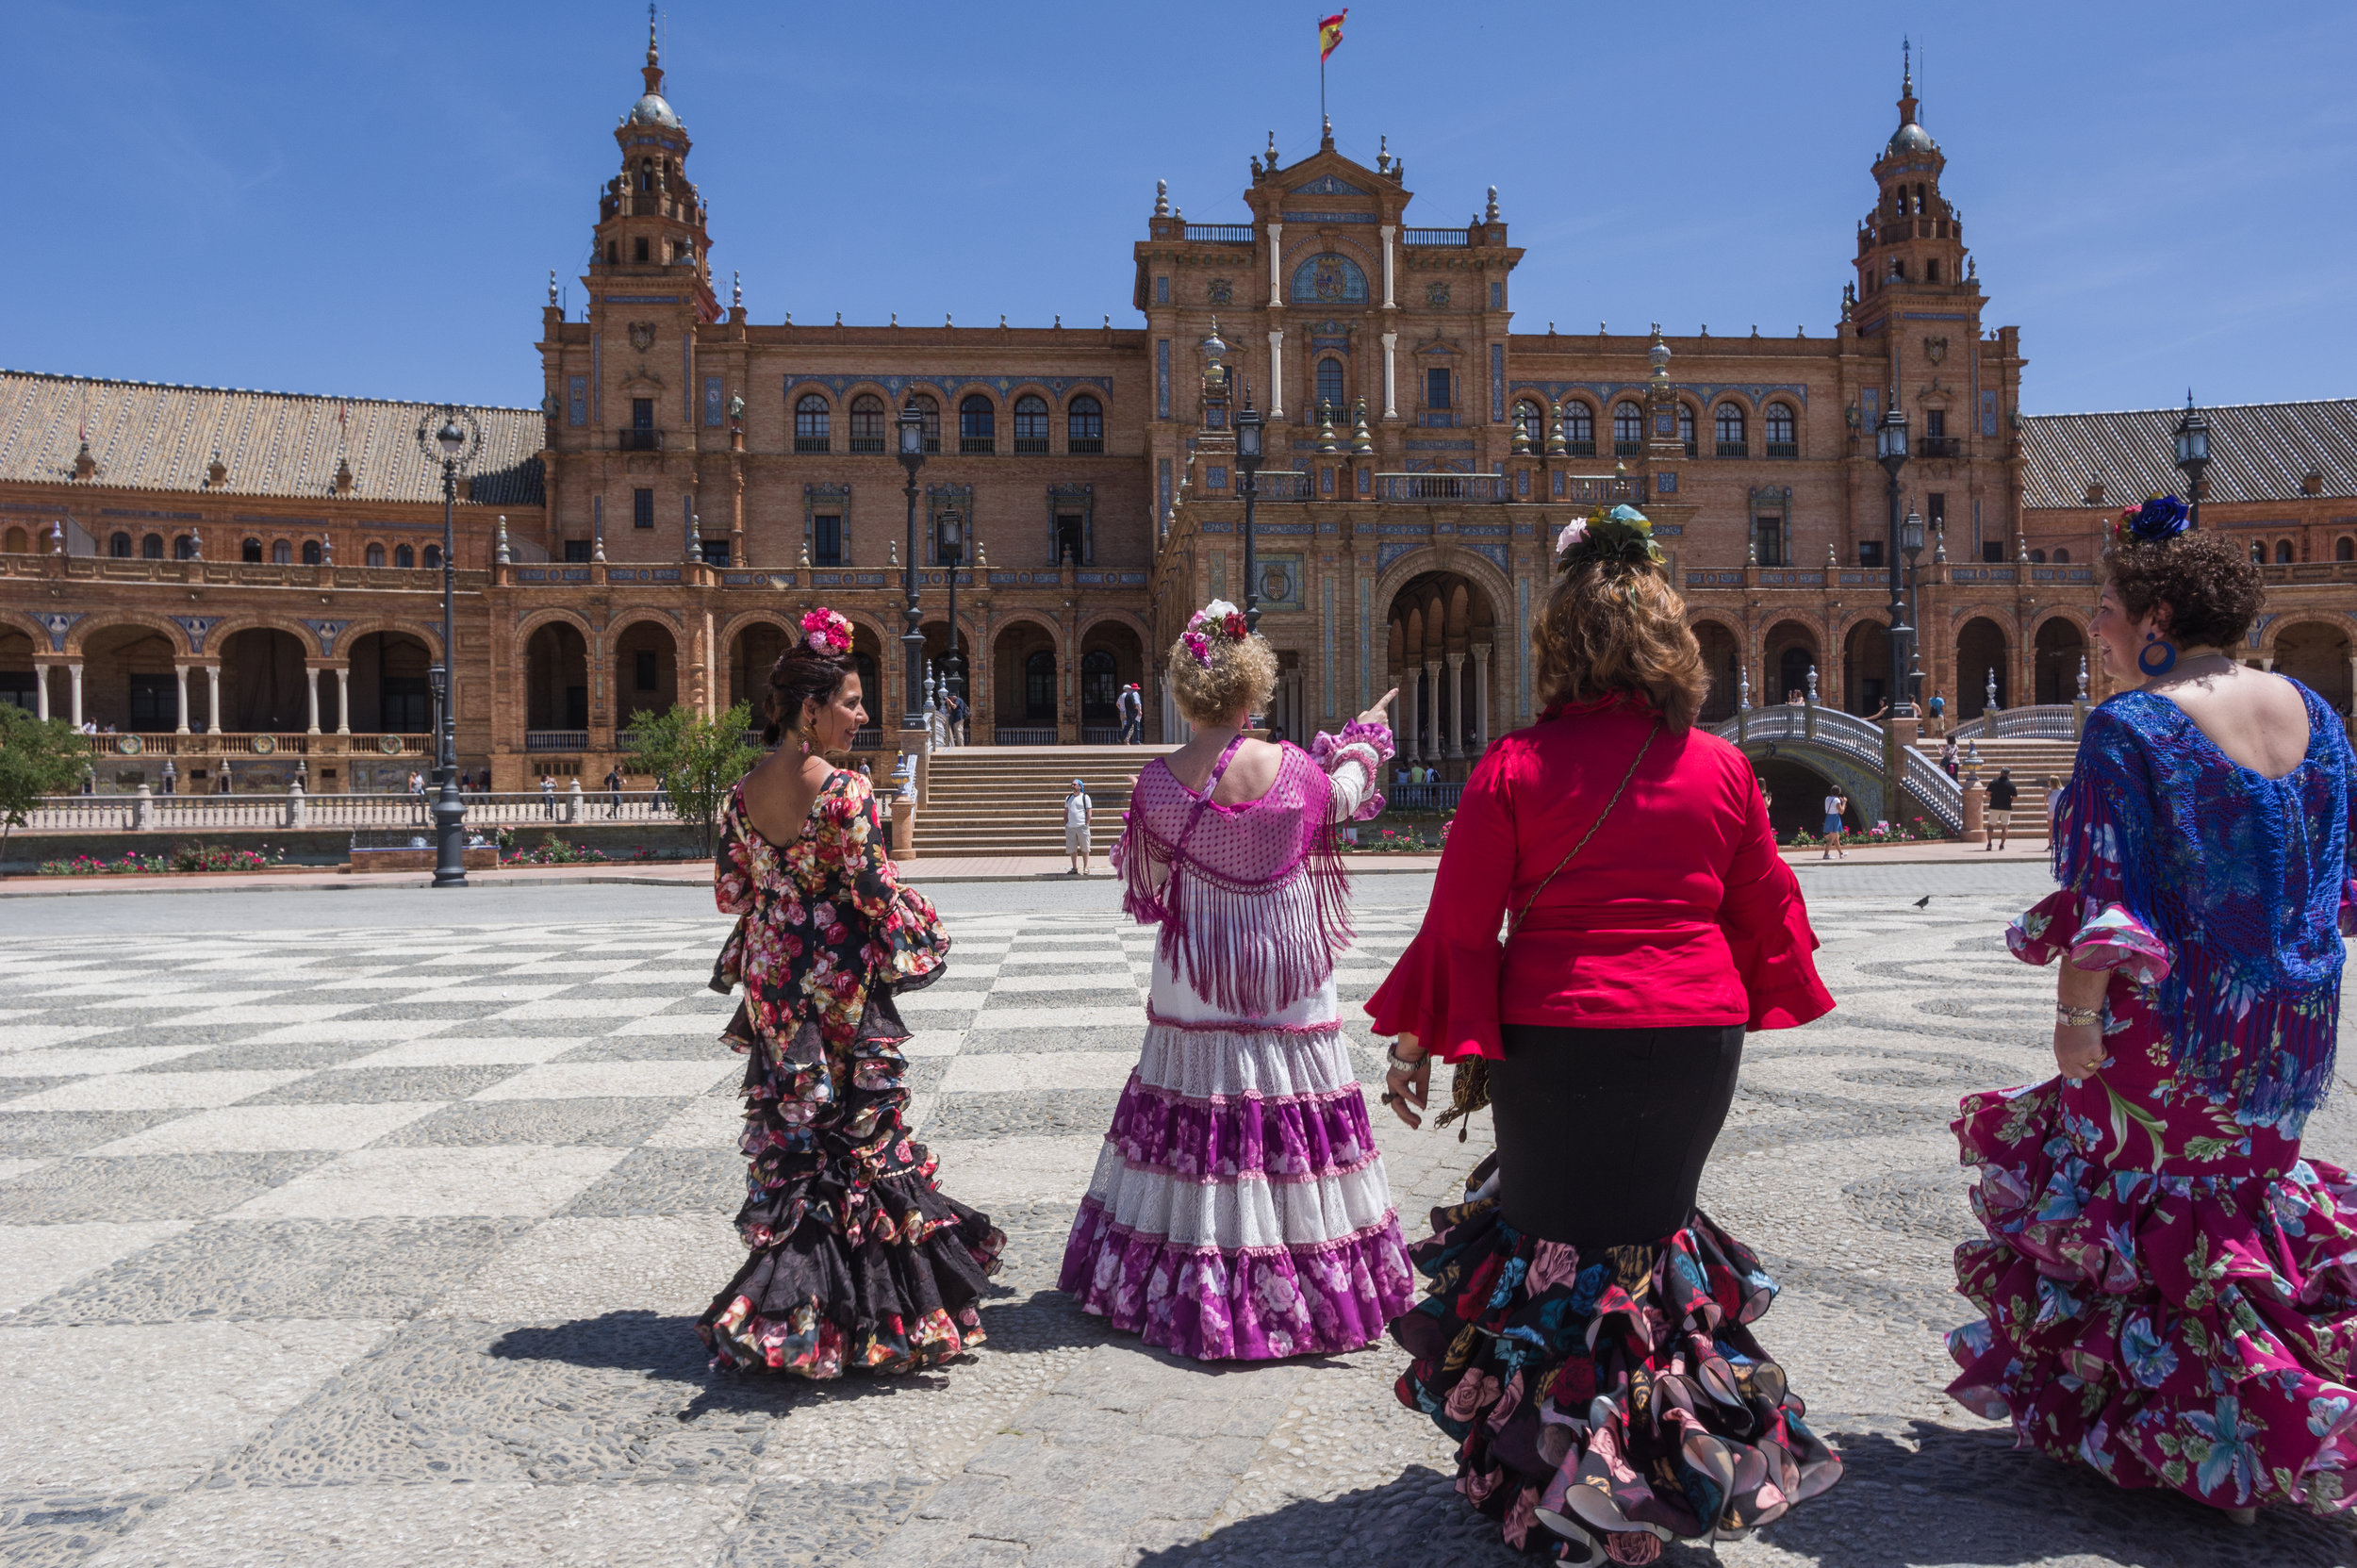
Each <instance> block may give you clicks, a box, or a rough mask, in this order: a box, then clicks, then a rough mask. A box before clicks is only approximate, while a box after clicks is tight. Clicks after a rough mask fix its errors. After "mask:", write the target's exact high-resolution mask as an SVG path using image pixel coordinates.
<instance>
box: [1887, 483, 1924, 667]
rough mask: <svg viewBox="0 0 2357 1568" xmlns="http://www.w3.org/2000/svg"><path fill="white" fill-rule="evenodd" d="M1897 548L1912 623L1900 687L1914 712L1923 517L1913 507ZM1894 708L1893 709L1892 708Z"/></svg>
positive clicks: (1918, 663)
mask: <svg viewBox="0 0 2357 1568" xmlns="http://www.w3.org/2000/svg"><path fill="white" fill-rule="evenodd" d="M1899 550H1900V553H1902V554H1904V555H1905V556H1906V558H1907V614H1908V615H1909V616H1910V617H1911V618H1913V619H1914V621H1915V623H1916V624H1915V625H1914V626H1912V627H1909V628H1908V630H1907V676H1906V685H1904V686H1903V687H1901V688H1900V689H1901V690H1902V691H1903V692H1904V695H1905V697H1906V700H1907V711H1908V712H1909V713H1914V712H1916V711H1917V707H1916V703H1917V701H1918V697H1919V690H1918V688H1920V686H1921V685H1922V684H1923V661H1922V660H1921V659H1920V657H1919V656H1918V655H1919V653H1920V645H1921V642H1922V633H1921V631H1920V627H1921V625H1922V620H1923V596H1922V592H1921V590H1920V587H1919V586H1918V585H1917V578H1916V575H1915V558H1916V557H1917V556H1919V555H1920V554H1922V553H1923V519H1922V516H1921V515H1920V513H1918V512H1917V511H1916V509H1915V508H1914V507H1912V506H1910V507H1908V508H1907V515H1906V520H1905V521H1904V522H1902V523H1901V524H1900V525H1899ZM1894 711H1896V710H1894Z"/></svg>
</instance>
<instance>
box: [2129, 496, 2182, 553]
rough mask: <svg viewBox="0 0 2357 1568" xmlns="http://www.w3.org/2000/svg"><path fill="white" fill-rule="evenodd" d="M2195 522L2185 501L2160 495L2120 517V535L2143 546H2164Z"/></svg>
mask: <svg viewBox="0 0 2357 1568" xmlns="http://www.w3.org/2000/svg"><path fill="white" fill-rule="evenodd" d="M2190 524H2191V515H2190V514H2189V513H2188V512H2187V511H2186V510H2185V503H2184V502H2182V501H2180V500H2178V499H2177V498H2176V497H2175V496H2173V495H2156V496H2154V497H2153V498H2152V499H2151V500H2150V501H2148V502H2146V503H2144V504H2143V505H2141V506H2136V507H2132V508H2131V509H2129V510H2127V511H2124V512H2122V513H2120V514H2119V535H2120V537H2122V538H2125V539H2134V540H2136V541H2137V542H2138V543H2140V544H2164V543H2166V542H2167V541H2168V540H2170V539H2173V538H2175V537H2176V536H2178V535H2180V534H2182V533H2184V531H2185V529H2186V528H2187V527H2188V526H2190Z"/></svg>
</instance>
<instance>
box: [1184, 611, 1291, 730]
mask: <svg viewBox="0 0 2357 1568" xmlns="http://www.w3.org/2000/svg"><path fill="white" fill-rule="evenodd" d="M1206 644H1207V651H1208V652H1209V653H1210V655H1211V663H1210V664H1208V665H1207V664H1204V663H1202V662H1201V661H1200V660H1198V659H1196V658H1195V654H1194V653H1193V652H1190V651H1189V649H1188V647H1187V643H1186V638H1185V637H1184V636H1181V637H1180V638H1179V639H1178V641H1177V642H1174V643H1172V644H1171V645H1170V693H1171V696H1172V697H1174V698H1176V699H1177V700H1178V711H1179V712H1180V713H1181V714H1183V715H1185V716H1186V717H1187V718H1189V719H1190V720H1192V721H1193V722H1195V723H1197V724H1216V723H1219V722H1221V721H1222V720H1223V719H1228V718H1234V717H1235V716H1236V715H1237V713H1238V712H1240V711H1242V712H1250V713H1257V712H1259V711H1260V710H1261V708H1262V707H1264V706H1265V705H1267V702H1268V700H1269V696H1270V694H1271V693H1273V692H1275V691H1276V690H1277V650H1276V649H1274V648H1271V647H1270V646H1269V645H1268V639H1267V638H1266V637H1264V636H1262V635H1260V634H1259V633H1258V632H1255V633H1253V634H1252V635H1249V636H1246V637H1243V638H1233V637H1224V636H1214V637H1210V638H1207V639H1206Z"/></svg>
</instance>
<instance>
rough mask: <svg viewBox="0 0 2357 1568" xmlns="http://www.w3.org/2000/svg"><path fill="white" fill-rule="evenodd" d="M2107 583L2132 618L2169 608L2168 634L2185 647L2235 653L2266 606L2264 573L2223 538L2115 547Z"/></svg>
mask: <svg viewBox="0 0 2357 1568" xmlns="http://www.w3.org/2000/svg"><path fill="white" fill-rule="evenodd" d="M2103 578H2104V581H2106V582H2108V583H2109V584H2111V586H2112V592H2114V593H2116V594H2118V596H2119V607H2120V608H2121V609H2123V610H2126V611H2127V612H2128V617H2129V619H2132V620H2141V619H2144V618H2145V617H2146V616H2147V615H2149V614H2151V611H2152V608H2153V606H2155V605H2166V606H2167V615H2165V616H2164V617H2163V618H2162V619H2163V621H2164V623H2165V624H2164V626H2163V628H2162V630H2163V633H2164V635H2167V638H2168V639H2169V641H2171V642H2173V643H2176V644H2177V645H2178V646H2179V647H2181V648H2200V647H2212V648H2232V647H2233V645H2234V644H2235V643H2237V642H2239V641H2241V640H2242V638H2243V635H2244V634H2246V633H2248V632H2249V631H2250V623H2251V622H2252V621H2254V620H2256V619H2259V610H2260V608H2261V606H2263V605H2265V604H2266V586H2265V574H2264V573H2262V572H2261V571H2260V570H2259V567H2258V564H2257V563H2256V562H2254V561H2253V560H2251V558H2250V555H2249V554H2247V553H2245V551H2244V549H2243V547H2242V546H2241V545H2238V544H2236V543H2235V542H2234V541H2233V540H2232V539H2230V538H2227V537H2226V536H2224V535H2222V534H2212V533H2208V532H2203V531H2188V532H2186V533H2183V534H2180V535H2178V536H2176V537H2175V538H2173V539H2164V540H2162V541H2161V542H2160V543H2158V544H2145V543H2142V542H2140V541H2138V540H2135V539H2128V540H2124V541H2122V542H2119V543H2117V544H2114V545H2113V546H2112V547H2111V548H2110V549H2109V550H2107V551H2105V552H2104V553H2103Z"/></svg>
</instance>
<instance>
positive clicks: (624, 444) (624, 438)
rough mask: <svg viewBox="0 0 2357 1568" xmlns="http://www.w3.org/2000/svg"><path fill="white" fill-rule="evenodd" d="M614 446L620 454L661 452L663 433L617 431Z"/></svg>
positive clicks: (655, 431) (654, 431) (653, 431)
mask: <svg viewBox="0 0 2357 1568" xmlns="http://www.w3.org/2000/svg"><path fill="white" fill-rule="evenodd" d="M614 446H615V450H617V451H618V452H661V451H662V450H663V432H662V431H660V430H617V431H616V432H615V433H614Z"/></svg>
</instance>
